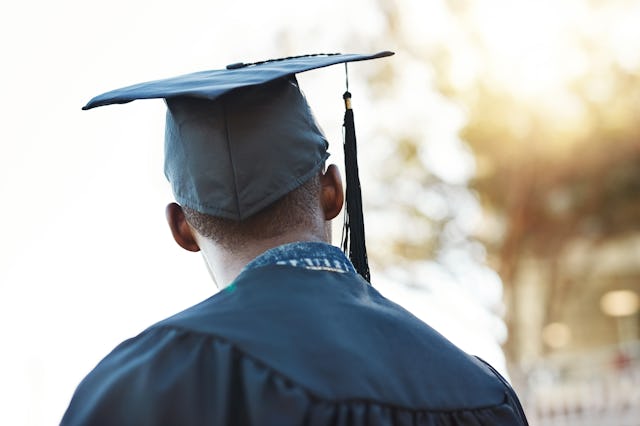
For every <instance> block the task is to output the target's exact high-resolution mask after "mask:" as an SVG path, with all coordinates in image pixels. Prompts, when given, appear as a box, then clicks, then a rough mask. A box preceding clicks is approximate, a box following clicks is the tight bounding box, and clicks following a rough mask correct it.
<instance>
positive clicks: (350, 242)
mask: <svg viewBox="0 0 640 426" xmlns="http://www.w3.org/2000/svg"><path fill="white" fill-rule="evenodd" d="M342 97H343V99H344V105H345V112H344V163H345V173H346V182H347V188H346V205H347V207H346V210H345V213H344V228H343V230H342V250H343V251H344V252H345V253H347V250H348V253H349V259H351V262H352V263H353V266H355V268H356V271H357V272H358V273H359V274H360V275H362V277H363V278H364V279H365V280H367V282H371V276H370V273H369V262H368V260H367V247H366V245H365V239H364V219H363V216H362V193H361V191H360V177H359V176H358V150H357V148H356V129H355V124H354V122H353V110H352V109H351V93H349V91H348V90H347V91H346V92H345V93H344V95H343V96H342Z"/></svg>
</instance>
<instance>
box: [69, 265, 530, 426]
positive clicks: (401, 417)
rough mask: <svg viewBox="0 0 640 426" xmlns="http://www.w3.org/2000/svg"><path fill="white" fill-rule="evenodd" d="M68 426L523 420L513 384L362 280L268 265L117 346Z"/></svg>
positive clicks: (86, 383) (83, 387)
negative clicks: (511, 385) (512, 387)
mask: <svg viewBox="0 0 640 426" xmlns="http://www.w3.org/2000/svg"><path fill="white" fill-rule="evenodd" d="M62 424H63V425H137V426H142V425H280V426H286V425H317V426H321V425H493V426H500V425H522V424H526V419H525V416H524V413H523V412H522V408H521V406H520V403H519V402H518V398H517V396H516V395H515V393H514V392H513V390H512V389H511V387H510V386H509V384H508V383H507V382H506V381H504V379H502V377H500V375H499V374H498V373H497V372H496V371H495V370H493V368H491V367H490V366H488V364H486V363H484V362H483V361H481V360H479V359H477V358H475V357H472V356H469V355H467V354H466V353H464V352H463V351H461V350H460V349H458V348H457V347H456V346H454V345H453V344H452V343H450V342H449V341H448V340H447V339H445V338H444V337H443V336H441V335H440V334H438V333H437V332H436V331H435V330H433V329H432V328H430V327H429V326H428V325H426V324H425V323H423V322H421V321H420V320H418V319H417V318H416V317H414V316H413V315H411V314H410V313H409V312H407V311H406V310H404V309H403V308H401V307H400V306H398V305H396V304H395V303H393V302H391V301H389V300H387V299H385V298H384V297H382V296H381V295H380V294H379V293H378V292H377V291H376V290H375V289H374V288H373V287H372V286H371V285H369V284H368V283H367V282H366V281H364V280H363V279H362V278H361V277H360V276H359V275H357V274H355V273H353V272H348V273H339V272H330V271H326V270H309V269H304V268H300V267H293V266H287V265H266V266H260V267H257V268H252V269H249V270H245V271H244V272H242V273H241V274H240V275H239V276H238V278H237V279H236V280H235V282H234V283H233V284H232V285H231V286H230V287H227V288H226V289H225V290H223V291H221V292H220V293H218V294H216V295H214V296H213V297H211V298H209V299H207V300H205V301H203V302H202V303H200V304H198V305H196V306H193V307H192V308H189V309H187V310H186V311H184V312H182V313H179V314H177V315H175V316H173V317H171V318H168V319H166V320H164V321H161V322H159V323H158V324H156V325H154V326H152V327H150V328H149V329H147V330H146V331H144V332H142V333H141V334H140V335H138V336H136V337H134V338H132V339H130V340H127V341H125V342H124V343H122V344H120V345H119V346H118V347H117V348H116V349H114V350H113V352H111V353H110V354H109V355H108V356H107V357H106V358H105V359H104V360H102V361H101V362H100V363H99V364H98V365H97V366H96V367H95V369H94V370H93V371H92V372H91V373H90V374H89V375H88V376H87V377H86V378H85V379H84V380H83V381H82V382H81V383H80V385H79V386H78V389H77V390H76V392H75V394H74V396H73V399H72V401H71V404H70V406H69V408H68V410H67V412H66V414H65V416H64V418H63V420H62Z"/></svg>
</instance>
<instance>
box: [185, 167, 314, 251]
mask: <svg viewBox="0 0 640 426" xmlns="http://www.w3.org/2000/svg"><path fill="white" fill-rule="evenodd" d="M320 209H321V207H320V178H319V175H317V174H316V175H314V176H312V177H311V178H310V179H308V180H307V181H306V182H305V183H303V184H302V185H300V186H299V187H298V188H296V189H294V190H293V191H290V192H289V193H287V194H285V195H284V196H282V197H281V198H279V199H278V200H276V201H274V202H273V203H271V204H269V205H268V206H267V207H265V208H263V209H262V210H260V211H258V212H257V213H255V214H253V215H251V216H250V217H248V218H246V219H244V220H235V219H228V218H224V217H219V216H214V215H210V214H207V213H203V212H200V211H198V210H195V209H192V208H190V207H187V206H183V210H184V212H185V216H186V219H187V221H188V222H189V224H190V225H191V226H192V227H193V228H194V229H195V230H196V231H197V232H198V233H199V234H200V235H202V236H203V237H205V238H208V239H210V240H211V241H213V242H215V243H216V244H218V245H220V246H221V247H222V248H224V249H226V250H229V251H231V252H235V251H237V250H240V249H242V248H243V247H246V246H247V245H249V244H251V243H252V242H256V241H264V240H269V239H277V238H279V237H282V236H283V235H285V234H292V233H302V232H309V231H311V232H312V233H314V234H316V235H317V236H318V239H326V236H325V235H324V234H323V233H324V228H323V226H322V222H323V221H322V220H321V219H320V220H319V217H320V216H319V215H320Z"/></svg>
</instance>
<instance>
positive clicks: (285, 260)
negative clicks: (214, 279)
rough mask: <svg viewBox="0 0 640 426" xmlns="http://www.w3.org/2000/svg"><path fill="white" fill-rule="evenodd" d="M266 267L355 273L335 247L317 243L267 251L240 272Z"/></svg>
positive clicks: (306, 243) (349, 262) (299, 244)
mask: <svg viewBox="0 0 640 426" xmlns="http://www.w3.org/2000/svg"><path fill="white" fill-rule="evenodd" d="M266 265H288V266H295V267H299V268H305V269H312V270H321V271H331V272H341V273H347V272H352V273H356V270H355V268H354V267H353V265H352V264H351V261H350V260H349V259H348V258H347V257H346V256H345V255H344V253H343V252H342V251H341V250H340V249H339V248H338V247H335V246H332V245H330V244H326V243H318V242H309V241H306V242H297V243H290V244H284V245H281V246H278V247H275V248H272V249H269V250H267V251H265V252H264V253H262V254H261V255H259V256H258V257H256V258H255V259H253V260H252V261H251V262H249V263H248V264H247V265H246V266H245V267H244V268H243V269H242V272H244V271H248V270H249V269H254V268H258V267H260V266H266Z"/></svg>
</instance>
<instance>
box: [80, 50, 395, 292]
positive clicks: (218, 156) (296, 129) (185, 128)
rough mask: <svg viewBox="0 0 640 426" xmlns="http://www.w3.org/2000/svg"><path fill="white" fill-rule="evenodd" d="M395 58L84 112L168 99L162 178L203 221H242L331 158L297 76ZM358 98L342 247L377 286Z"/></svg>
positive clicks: (160, 84)
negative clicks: (371, 264)
mask: <svg viewBox="0 0 640 426" xmlns="http://www.w3.org/2000/svg"><path fill="white" fill-rule="evenodd" d="M390 55H393V53H392V52H379V53H376V54H373V55H359V54H317V55H303V56H294V57H288V58H282V59H272V60H267V61H261V62H255V63H248V64H245V63H236V64H231V65H228V66H227V67H226V69H221V70H211V71H202V72H197V73H192V74H187V75H182V76H178V77H173V78H168V79H164V80H156V81H150V82H146V83H140V84H136V85H133V86H128V87H124V88H121V89H117V90H113V91H110V92H107V93H104V94H102V95H99V96H96V97H94V98H93V99H91V100H90V101H89V103H87V105H85V106H84V107H83V109H84V110H87V109H91V108H95V107H99V106H104V105H111V104H122V103H127V102H131V101H134V100H137V99H156V98H163V99H165V101H166V104H167V117H166V130H165V166H164V170H165V175H166V176H167V179H168V180H169V182H170V183H171V186H172V189H173V193H174V195H175V197H176V200H177V201H178V202H179V203H180V204H183V205H185V206H187V207H190V208H192V209H194V210H197V211H199V212H202V213H206V214H210V215H213V216H217V217H223V218H228V219H233V220H243V219H246V218H248V217H250V216H251V215H253V214H254V213H257V212H258V211H260V210H261V209H263V208H264V207H266V206H268V205H269V204H271V203H272V202H274V201H276V200H277V199H279V198H280V197H282V196H284V195H285V194H287V193H289V192H290V191H292V190H294V189H295V188H297V187H298V186H300V185H301V184H303V183H304V182H305V181H306V180H307V179H309V178H310V177H311V176H313V175H314V174H315V173H317V172H318V171H319V170H320V168H321V167H322V165H323V164H324V162H325V160H326V159H327V157H328V155H329V154H328V152H327V148H328V142H327V140H326V138H325V136H324V134H323V133H322V131H321V130H320V128H319V127H318V125H317V124H316V122H315V119H314V117H313V114H312V113H311V109H310V108H309V106H308V104H307V102H306V100H305V98H304V95H303V94H302V93H301V91H300V89H299V87H298V84H297V81H296V78H295V75H296V74H298V73H301V72H305V71H310V70H313V69H317V68H323V67H327V66H330V65H335V64H342V63H344V64H346V63H348V62H355V61H364V60H369V59H376V58H382V57H385V56H390ZM347 89H348V88H347ZM350 98H351V94H350V93H349V92H348V90H347V92H345V94H344V99H345V106H346V112H345V123H344V126H345V145H344V147H345V163H346V167H345V174H346V181H347V183H346V187H347V189H346V204H347V207H346V213H345V231H344V233H343V247H344V249H345V251H347V246H348V245H350V247H349V249H348V251H349V255H350V257H351V259H352V261H353V262H354V265H355V267H356V270H358V272H359V273H360V274H361V275H362V276H363V277H365V278H366V279H367V280H369V270H368V264H367V259H366V249H365V246H364V224H363V219H362V201H361V195H360V183H359V178H358V172H357V159H356V157H357V153H356V146H355V131H354V125H353V112H352V110H351V105H350Z"/></svg>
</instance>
